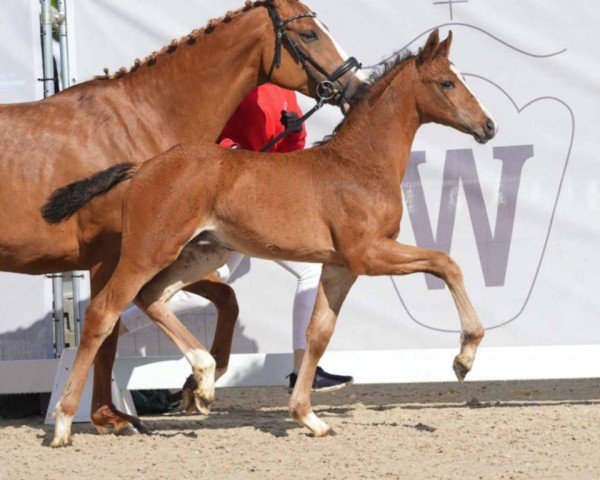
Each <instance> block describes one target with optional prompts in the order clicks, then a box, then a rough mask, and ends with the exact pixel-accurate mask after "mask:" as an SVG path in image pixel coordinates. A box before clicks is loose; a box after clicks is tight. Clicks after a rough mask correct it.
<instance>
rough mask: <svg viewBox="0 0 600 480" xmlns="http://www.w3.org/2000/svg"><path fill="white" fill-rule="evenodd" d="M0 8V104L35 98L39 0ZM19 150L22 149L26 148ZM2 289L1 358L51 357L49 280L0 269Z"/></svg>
mask: <svg viewBox="0 0 600 480" xmlns="http://www.w3.org/2000/svg"><path fill="white" fill-rule="evenodd" d="M2 8H3V14H2V15H1V16H0V103H17V102H28V101H32V100H39V99H40V98H42V92H43V88H42V84H41V82H39V81H38V78H40V77H42V58H41V43H40V7H39V3H38V2H35V1H23V0H5V1H4V2H3V3H2ZM23 148H24V151H26V149H27V146H24V147H23ZM0 155H2V153H1V152H0ZM0 208H5V207H4V206H0ZM3 227H5V228H10V227H7V226H3ZM0 292H2V294H1V295H0V360H23V359H43V358H51V357H52V352H53V347H52V320H51V309H52V291H51V288H50V280H48V279H46V278H44V277H30V276H26V275H14V274H9V273H0Z"/></svg>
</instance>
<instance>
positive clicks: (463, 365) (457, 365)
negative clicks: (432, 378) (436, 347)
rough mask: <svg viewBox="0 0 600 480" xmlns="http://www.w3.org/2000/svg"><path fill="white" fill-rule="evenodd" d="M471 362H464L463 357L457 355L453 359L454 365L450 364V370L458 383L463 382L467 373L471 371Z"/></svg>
mask: <svg viewBox="0 0 600 480" xmlns="http://www.w3.org/2000/svg"><path fill="white" fill-rule="evenodd" d="M472 364H473V362H472V361H470V360H468V359H467V360H465V358H464V357H461V356H460V355H457V356H456V358H455V359H454V363H453V364H452V368H453V370H454V373H455V374H456V378H457V379H458V381H459V382H464V380H465V377H466V376H467V373H469V371H470V370H471V366H472Z"/></svg>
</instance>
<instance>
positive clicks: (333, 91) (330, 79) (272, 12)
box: [261, 3, 362, 152]
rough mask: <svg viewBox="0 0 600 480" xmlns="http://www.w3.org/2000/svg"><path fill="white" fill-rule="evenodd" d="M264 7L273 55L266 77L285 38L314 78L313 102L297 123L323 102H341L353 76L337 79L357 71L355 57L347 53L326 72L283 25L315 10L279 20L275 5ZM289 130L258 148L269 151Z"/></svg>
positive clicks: (278, 57)
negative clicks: (271, 30) (270, 27)
mask: <svg viewBox="0 0 600 480" xmlns="http://www.w3.org/2000/svg"><path fill="white" fill-rule="evenodd" d="M266 7H267V9H268V11H269V16H270V17H271V20H272V22H273V27H274V28H275V52H274V55H273V62H272V63H271V68H270V69H269V73H268V74H267V81H270V80H271V77H272V76H273V72H274V71H275V69H277V68H280V67H281V52H282V48H283V44H284V42H285V44H286V45H287V46H288V47H289V49H290V50H291V52H292V55H293V56H294V58H295V59H296V60H298V62H300V64H301V65H302V68H303V69H304V71H305V72H306V74H307V75H308V76H309V77H310V78H311V79H312V80H313V82H315V84H316V86H317V87H316V93H317V104H316V105H315V106H314V107H313V108H312V109H311V110H310V111H308V112H307V113H306V114H305V115H303V116H302V117H301V118H300V119H299V121H300V123H301V124H302V123H304V122H305V121H306V120H308V119H309V118H310V117H311V116H312V115H314V114H315V113H316V112H317V111H319V110H320V109H321V107H323V105H325V103H326V102H329V101H330V100H333V99H336V98H337V102H336V104H337V105H339V104H340V103H342V101H343V100H345V99H346V97H345V94H346V92H347V91H348V88H349V87H350V83H351V81H352V78H353V77H351V78H349V79H348V81H347V82H346V83H341V82H340V81H339V80H340V78H342V77H343V76H344V75H346V73H348V72H351V71H353V70H355V71H356V72H357V71H358V70H360V69H361V67H362V65H361V63H360V62H359V61H358V60H357V59H356V58H355V57H350V58H348V59H347V60H346V61H345V62H344V63H343V64H342V65H340V66H339V67H338V68H337V69H335V70H334V71H333V73H329V72H328V71H327V70H326V69H325V68H323V67H322V66H321V65H320V64H319V63H318V62H317V61H316V60H315V59H314V58H312V57H311V56H310V54H309V53H308V52H307V51H306V50H304V48H302V47H301V46H300V45H299V44H298V43H296V42H295V41H294V40H293V39H292V38H291V37H290V35H289V32H288V30H287V29H286V28H285V27H286V26H287V25H288V24H289V23H291V22H294V21H296V20H300V19H302V18H317V14H316V13H315V12H307V13H300V14H298V15H294V16H293V17H290V18H287V19H285V20H282V19H281V16H280V15H279V12H278V11H277V8H276V7H275V6H274V5H271V4H270V3H268V4H267V5H266ZM317 72H318V73H319V74H321V75H322V76H323V77H325V79H324V80H321V79H319V77H318V75H317ZM356 72H355V73H356ZM336 83H339V84H340V88H338V86H337V85H336ZM290 133H292V130H291V129H288V128H286V129H285V130H284V131H283V132H282V133H280V134H279V135H277V136H276V137H275V138H273V139H272V140H271V141H270V142H269V143H267V144H266V145H265V146H264V147H263V148H262V149H261V152H267V151H269V150H270V149H271V148H273V146H274V145H276V144H277V143H278V142H279V141H281V140H282V139H283V138H285V137H286V136H288V135H289V134H290Z"/></svg>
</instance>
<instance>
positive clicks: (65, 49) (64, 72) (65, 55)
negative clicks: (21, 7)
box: [58, 0, 71, 90]
mask: <svg viewBox="0 0 600 480" xmlns="http://www.w3.org/2000/svg"><path fill="white" fill-rule="evenodd" d="M58 17H59V18H58V39H59V42H60V78H61V82H62V89H63V90H64V89H65V88H69V87H70V86H71V76H70V71H69V46H68V43H67V36H68V35H67V6H66V0H58Z"/></svg>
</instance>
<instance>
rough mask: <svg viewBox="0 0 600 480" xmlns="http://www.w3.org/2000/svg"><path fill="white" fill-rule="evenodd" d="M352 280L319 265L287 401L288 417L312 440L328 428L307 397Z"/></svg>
mask: <svg viewBox="0 0 600 480" xmlns="http://www.w3.org/2000/svg"><path fill="white" fill-rule="evenodd" d="M355 280H356V276H354V275H352V274H351V273H350V272H349V271H348V270H347V269H346V268H343V267H334V266H331V265H323V272H322V273H321V280H320V282H319V291H318V293H317V300H316V302H315V308H314V310H313V314H312V318H311V320H310V324H309V326H308V330H307V331H306V339H307V346H306V352H305V353H304V357H303V358H302V364H301V365H300V371H299V373H298V380H297V382H296V385H295V387H294V391H293V393H292V397H291V398H290V412H291V414H292V417H293V418H294V420H296V421H297V422H298V423H299V424H300V425H304V426H305V427H308V429H309V430H310V431H311V432H312V433H313V435H314V436H315V437H324V436H325V435H327V434H328V433H329V432H330V431H331V428H330V427H329V425H327V424H326V423H325V422H324V421H323V420H321V419H319V418H318V417H317V416H316V415H315V414H314V412H313V411H312V406H311V403H310V395H311V392H312V383H313V378H314V376H315V371H316V369H317V365H318V364H319V360H320V359H321V357H322V356H323V353H324V352H325V349H326V348H327V345H328V344H329V340H330V339H331V335H332V334H333V331H334V329H335V323H336V320H337V317H338V314H339V313H340V309H341V308H342V304H343V303H344V300H345V298H346V295H348V292H349V291H350V288H351V287H352V285H353V284H354V281H355Z"/></svg>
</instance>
